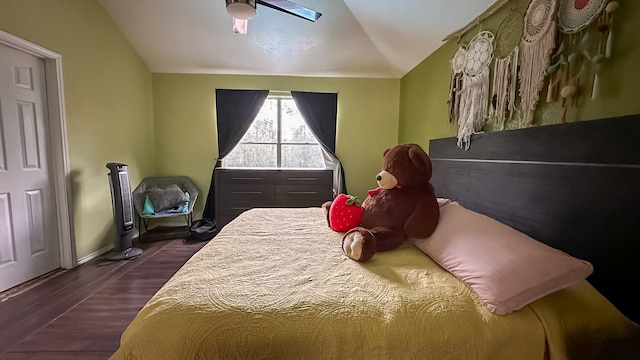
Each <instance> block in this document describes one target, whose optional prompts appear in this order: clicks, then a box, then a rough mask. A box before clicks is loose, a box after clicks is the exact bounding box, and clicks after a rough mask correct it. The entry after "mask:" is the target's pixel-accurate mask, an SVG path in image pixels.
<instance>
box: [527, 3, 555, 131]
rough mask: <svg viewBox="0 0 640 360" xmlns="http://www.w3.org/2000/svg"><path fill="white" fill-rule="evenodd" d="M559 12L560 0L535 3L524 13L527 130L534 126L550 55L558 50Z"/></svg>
mask: <svg viewBox="0 0 640 360" xmlns="http://www.w3.org/2000/svg"><path fill="white" fill-rule="evenodd" d="M557 8H558V6H557V0H532V1H531V2H530V3H529V6H528V7H527V11H526V13H525V17H524V35H523V37H522V49H521V54H520V59H521V60H520V72H519V79H520V106H521V110H522V123H523V124H522V125H524V126H530V125H531V123H532V122H533V114H534V111H535V109H536V105H537V103H538V99H539V96H540V90H541V89H542V86H543V85H544V77H545V74H546V69H547V66H548V65H549V61H550V55H551V53H552V51H553V49H554V48H555V44H556V41H555V40H556V39H555V35H556V22H555V17H556V13H557Z"/></svg>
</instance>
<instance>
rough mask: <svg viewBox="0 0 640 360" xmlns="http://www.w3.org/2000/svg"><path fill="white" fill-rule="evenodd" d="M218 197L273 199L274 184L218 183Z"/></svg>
mask: <svg viewBox="0 0 640 360" xmlns="http://www.w3.org/2000/svg"><path fill="white" fill-rule="evenodd" d="M218 197H219V198H220V199H232V200H235V199H256V200H257V199H274V198H275V185H271V184H260V185H249V184H219V185H218Z"/></svg>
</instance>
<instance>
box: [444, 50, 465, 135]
mask: <svg viewBox="0 0 640 360" xmlns="http://www.w3.org/2000/svg"><path fill="white" fill-rule="evenodd" d="M466 56H467V47H466V46H464V45H462V46H460V47H459V48H458V50H456V53H455V54H453V58H452V59H451V84H450V87H449V101H448V103H449V124H450V125H453V124H457V123H458V120H459V119H460V93H461V91H462V74H463V71H464V62H465V58H466Z"/></svg>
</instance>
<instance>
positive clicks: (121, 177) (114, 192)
mask: <svg viewBox="0 0 640 360" xmlns="http://www.w3.org/2000/svg"><path fill="white" fill-rule="evenodd" d="M107 169H109V185H110V187H111V204H112V205H113V221H115V224H116V238H115V242H114V249H113V252H112V253H111V254H109V255H108V256H107V258H108V259H109V260H129V259H133V258H135V257H138V256H139V255H140V254H142V249H138V248H133V247H131V245H132V237H133V230H134V227H133V195H132V193H131V186H130V185H129V170H128V169H127V165H125V164H121V163H107Z"/></svg>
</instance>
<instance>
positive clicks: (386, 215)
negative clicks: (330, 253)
mask: <svg viewBox="0 0 640 360" xmlns="http://www.w3.org/2000/svg"><path fill="white" fill-rule="evenodd" d="M430 179H431V159H430V158H429V155H427V153H426V152H425V151H424V150H423V149H422V147H420V145H418V144H400V145H396V146H394V147H392V148H390V149H387V150H385V151H384V153H383V165H382V172H380V173H379V174H378V175H377V176H376V181H377V183H378V185H379V187H378V188H376V189H374V190H369V192H368V196H367V198H366V199H365V200H364V201H363V203H362V220H361V223H360V226H356V227H354V228H352V229H350V230H348V231H346V232H345V234H344V236H343V238H342V250H343V252H344V253H345V254H346V255H347V257H349V258H351V259H353V260H356V261H361V262H364V261H367V260H369V259H370V258H371V257H372V256H373V255H374V254H375V253H376V252H378V251H389V250H393V249H395V248H397V247H398V246H400V245H401V244H402V243H403V242H405V241H406V240H407V239H408V238H409V237H414V238H426V237H429V236H431V234H433V232H434V230H435V228H436V226H437V225H438V220H439V218H440V208H439V206H438V201H437V199H436V196H435V192H434V189H433V186H432V185H431V183H429V180H430ZM334 201H335V200H334ZM331 205H332V202H331V201H329V202H326V203H324V204H323V205H322V207H323V208H324V210H325V213H326V214H327V221H328V222H329V227H331V221H330V217H329V216H328V213H329V209H330V208H331Z"/></svg>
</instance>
